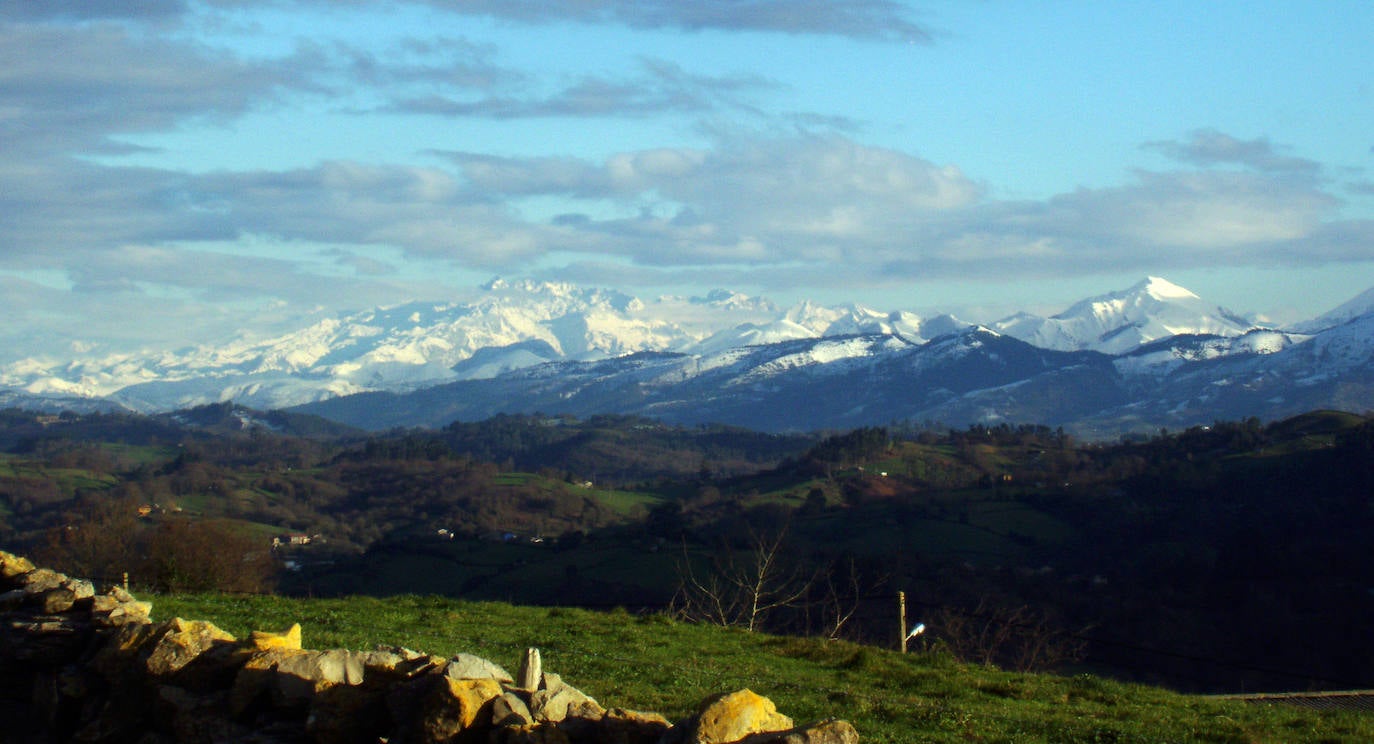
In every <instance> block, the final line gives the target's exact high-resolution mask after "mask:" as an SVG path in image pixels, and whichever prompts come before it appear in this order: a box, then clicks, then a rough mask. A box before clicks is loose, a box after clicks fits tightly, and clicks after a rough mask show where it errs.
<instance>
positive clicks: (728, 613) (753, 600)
mask: <svg viewBox="0 0 1374 744" xmlns="http://www.w3.org/2000/svg"><path fill="white" fill-rule="evenodd" d="M745 528H746V530H747V531H748V544H747V545H746V547H745V548H744V549H742V550H736V549H731V547H730V546H728V545H723V546H722V547H721V549H720V550H719V551H718V552H717V553H716V555H715V556H713V558H712V561H711V566H710V568H709V570H706V571H702V570H700V569H699V568H698V567H696V566H695V565H694V563H695V562H694V561H693V560H692V557H691V556H690V555H689V554H688V553H687V547H686V543H684V544H683V556H682V561H681V562H679V564H678V578H679V581H680V584H679V588H678V593H677V596H676V597H675V599H674V604H675V605H676V606H677V608H678V612H679V613H680V614H681V615H682V616H683V617H685V618H687V619H688V620H691V621H694V622H706V623H712V624H715V625H725V626H737V627H742V628H744V629H745V630H747V631H749V632H751V633H752V632H754V631H755V630H759V629H760V628H761V626H762V625H763V622H764V621H765V620H766V619H767V617H768V614H769V613H771V612H773V611H774V610H777V609H781V608H784V607H792V606H795V605H796V604H797V603H799V602H800V601H801V600H802V598H803V597H805V596H806V595H807V593H808V592H809V591H810V588H811V584H812V583H813V582H814V580H815V577H814V576H808V575H807V574H806V573H805V571H804V570H803V569H802V568H801V567H800V566H799V565H798V564H796V563H790V562H788V561H787V560H786V555H785V552H784V545H785V543H786V538H787V526H786V525H783V526H782V528H781V529H778V530H776V531H774V532H772V533H771V534H769V533H764V532H760V531H758V530H756V529H755V528H754V527H753V526H752V525H749V524H748V523H747V522H746V523H745Z"/></svg>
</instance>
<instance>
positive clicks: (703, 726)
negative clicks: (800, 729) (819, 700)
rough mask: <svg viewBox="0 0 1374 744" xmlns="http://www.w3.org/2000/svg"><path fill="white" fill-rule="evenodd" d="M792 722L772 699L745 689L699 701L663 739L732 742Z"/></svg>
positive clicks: (713, 743)
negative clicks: (692, 712) (694, 709)
mask: <svg viewBox="0 0 1374 744" xmlns="http://www.w3.org/2000/svg"><path fill="white" fill-rule="evenodd" d="M793 725H794V724H793V722H792V719H790V718H788V717H787V716H784V715H782V714H781V713H779V712H778V709H777V706H775V705H774V704H773V701H772V700H769V699H768V698H766V697H763V696H762V695H759V694H757V693H755V692H753V691H752V690H748V689H745V690H737V691H735V692H729V693H724V694H721V695H713V696H712V697H709V698H707V699H706V700H703V701H702V703H701V705H700V706H699V707H698V709H697V714H696V715H695V716H693V717H692V718H690V719H688V720H687V721H685V722H684V723H682V724H680V725H679V726H677V727H675V728H674V730H673V731H672V732H669V735H668V736H667V737H665V740H666V741H668V742H673V744H676V743H677V742H682V744H735V743H736V742H739V741H741V740H742V739H744V738H745V737H746V736H749V735H751V734H760V733H772V732H778V731H786V730H788V729H791V728H792V727H793Z"/></svg>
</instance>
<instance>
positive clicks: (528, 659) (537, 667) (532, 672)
mask: <svg viewBox="0 0 1374 744" xmlns="http://www.w3.org/2000/svg"><path fill="white" fill-rule="evenodd" d="M542 666H543V662H542V661H541V660H540V658H539V649H537V648H527V649H525V657H524V658H523V659H521V661H520V684H519V687H520V689H522V690H535V689H537V688H538V686H539V680H540V678H541V677H542V676H543V675H542Z"/></svg>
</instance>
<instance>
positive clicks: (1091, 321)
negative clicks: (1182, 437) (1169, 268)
mask: <svg viewBox="0 0 1374 744" xmlns="http://www.w3.org/2000/svg"><path fill="white" fill-rule="evenodd" d="M993 327H994V328H995V329H996V330H998V331H1001V332H1002V333H1005V334H1007V335H1009V336H1012V337H1015V338H1019V339H1021V340H1023V341H1026V342H1028V343H1031V344H1033V345H1035V346H1040V347H1043V348H1047V349H1056V350H1060V351H1078V350H1085V349H1090V350H1093V351H1101V352H1105V353H1109V354H1122V353H1125V352H1128V351H1131V350H1132V349H1136V348H1139V347H1140V346H1142V345H1144V344H1147V343H1150V342H1152V341H1157V340H1159V339H1162V338H1168V337H1170V336H1176V335H1179V334H1207V335H1214V336H1239V335H1242V334H1244V333H1245V332H1246V331H1248V330H1250V324H1249V323H1247V322H1246V321H1245V320H1243V319H1241V318H1239V317H1237V316H1236V315H1235V314H1234V313H1231V312H1230V311H1228V310H1226V309H1224V308H1221V307H1218V306H1216V305H1211V304H1209V303H1208V302H1207V301H1205V300H1203V299H1202V298H1201V297H1198V296H1197V295H1196V294H1194V293H1193V292H1190V291H1189V290H1187V289H1184V288H1183V287H1180V286H1178V285H1177V284H1174V283H1172V282H1169V281H1167V280H1165V279H1161V278H1159V277H1147V278H1146V279H1144V280H1143V281H1141V282H1139V283H1137V284H1135V285H1134V286H1132V287H1130V288H1129V289H1125V290H1121V291H1118V292H1110V293H1108V294H1104V295H1100V296H1097V297H1090V298H1088V299H1085V300H1081V301H1079V302H1076V303H1074V304H1073V305H1072V306H1071V307H1069V309H1067V310H1065V311H1064V312H1062V313H1059V314H1057V315H1054V316H1052V317H1049V318H1041V317H1038V316H1035V315H1029V314H1026V313H1021V314H1018V315H1013V316H1011V317H1008V318H1005V319H1003V320H1000V321H998V322H997V323H995V324H993Z"/></svg>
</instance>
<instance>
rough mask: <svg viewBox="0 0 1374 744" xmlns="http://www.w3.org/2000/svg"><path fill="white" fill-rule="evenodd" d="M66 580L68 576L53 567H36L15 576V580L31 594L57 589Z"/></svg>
mask: <svg viewBox="0 0 1374 744" xmlns="http://www.w3.org/2000/svg"><path fill="white" fill-rule="evenodd" d="M66 580H67V577H66V576H64V575H62V574H60V573H58V572H56V571H54V570H52V569H51V568H35V569H34V570H32V571H29V572H27V573H22V574H19V575H18V576H16V577H14V581H15V582H16V583H18V584H19V586H20V587H21V588H22V589H23V590H24V591H26V592H28V593H29V594H38V593H39V592H46V591H48V590H49V589H56V588H57V587H59V586H62V582H64V581H66Z"/></svg>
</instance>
